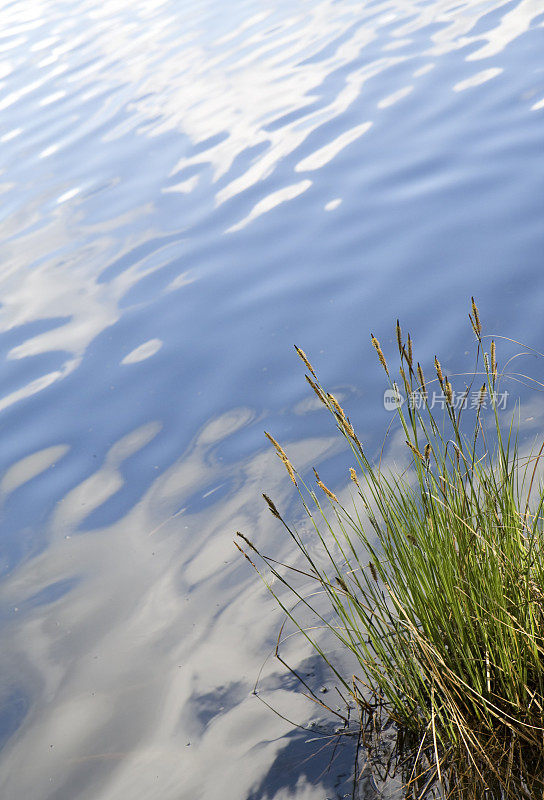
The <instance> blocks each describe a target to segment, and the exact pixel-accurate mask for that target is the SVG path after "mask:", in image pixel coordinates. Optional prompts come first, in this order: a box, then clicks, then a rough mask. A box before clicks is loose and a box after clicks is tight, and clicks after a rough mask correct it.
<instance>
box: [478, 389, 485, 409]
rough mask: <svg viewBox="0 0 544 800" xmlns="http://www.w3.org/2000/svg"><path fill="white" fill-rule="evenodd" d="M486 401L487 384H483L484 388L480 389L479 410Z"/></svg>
mask: <svg viewBox="0 0 544 800" xmlns="http://www.w3.org/2000/svg"><path fill="white" fill-rule="evenodd" d="M484 400H485V383H482V388H481V389H480V396H479V398H478V410H480V408H481V407H482V403H483V402H484Z"/></svg>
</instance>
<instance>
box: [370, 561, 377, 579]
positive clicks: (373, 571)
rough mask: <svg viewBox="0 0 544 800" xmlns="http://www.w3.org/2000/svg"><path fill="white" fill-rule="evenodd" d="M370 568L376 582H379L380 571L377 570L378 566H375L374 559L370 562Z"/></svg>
mask: <svg viewBox="0 0 544 800" xmlns="http://www.w3.org/2000/svg"><path fill="white" fill-rule="evenodd" d="M368 568H369V570H370V574H371V575H372V577H373V578H374V580H375V581H376V583H378V573H377V572H376V567H375V566H374V564H373V563H372V561H369V562H368Z"/></svg>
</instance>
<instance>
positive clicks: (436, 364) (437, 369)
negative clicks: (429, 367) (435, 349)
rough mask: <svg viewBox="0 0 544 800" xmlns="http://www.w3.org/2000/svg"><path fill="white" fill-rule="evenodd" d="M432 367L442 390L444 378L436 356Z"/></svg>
mask: <svg viewBox="0 0 544 800" xmlns="http://www.w3.org/2000/svg"><path fill="white" fill-rule="evenodd" d="M434 366H435V369H436V374H437V376H438V382H439V383H440V386H441V387H442V388H444V376H443V375H442V367H441V366H440V361H439V360H438V356H435V357H434Z"/></svg>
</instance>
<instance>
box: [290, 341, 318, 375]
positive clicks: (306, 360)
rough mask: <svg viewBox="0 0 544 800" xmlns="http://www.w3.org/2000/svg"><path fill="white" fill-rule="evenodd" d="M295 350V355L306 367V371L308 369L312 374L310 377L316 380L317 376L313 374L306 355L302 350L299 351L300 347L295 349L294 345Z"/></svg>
mask: <svg viewBox="0 0 544 800" xmlns="http://www.w3.org/2000/svg"><path fill="white" fill-rule="evenodd" d="M295 350H296V351H297V354H298V356H299V358H301V359H302V361H303V362H304V364H305V365H306V367H307V369H309V370H310V372H311V373H312V375H313V376H314V378H315V379H316V380H317V375H316V374H315V372H314V368H313V367H312V365H311V364H310V361H309V360H308V356H307V355H306V353H305V352H304V350H301V348H300V347H297V346H296V345H295Z"/></svg>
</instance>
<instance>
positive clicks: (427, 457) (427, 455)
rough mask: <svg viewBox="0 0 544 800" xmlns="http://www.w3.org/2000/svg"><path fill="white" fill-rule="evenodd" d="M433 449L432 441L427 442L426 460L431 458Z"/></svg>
mask: <svg viewBox="0 0 544 800" xmlns="http://www.w3.org/2000/svg"><path fill="white" fill-rule="evenodd" d="M431 450H432V448H431V443H430V442H427V444H426V445H425V450H424V456H425V461H429V459H430V457H431Z"/></svg>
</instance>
